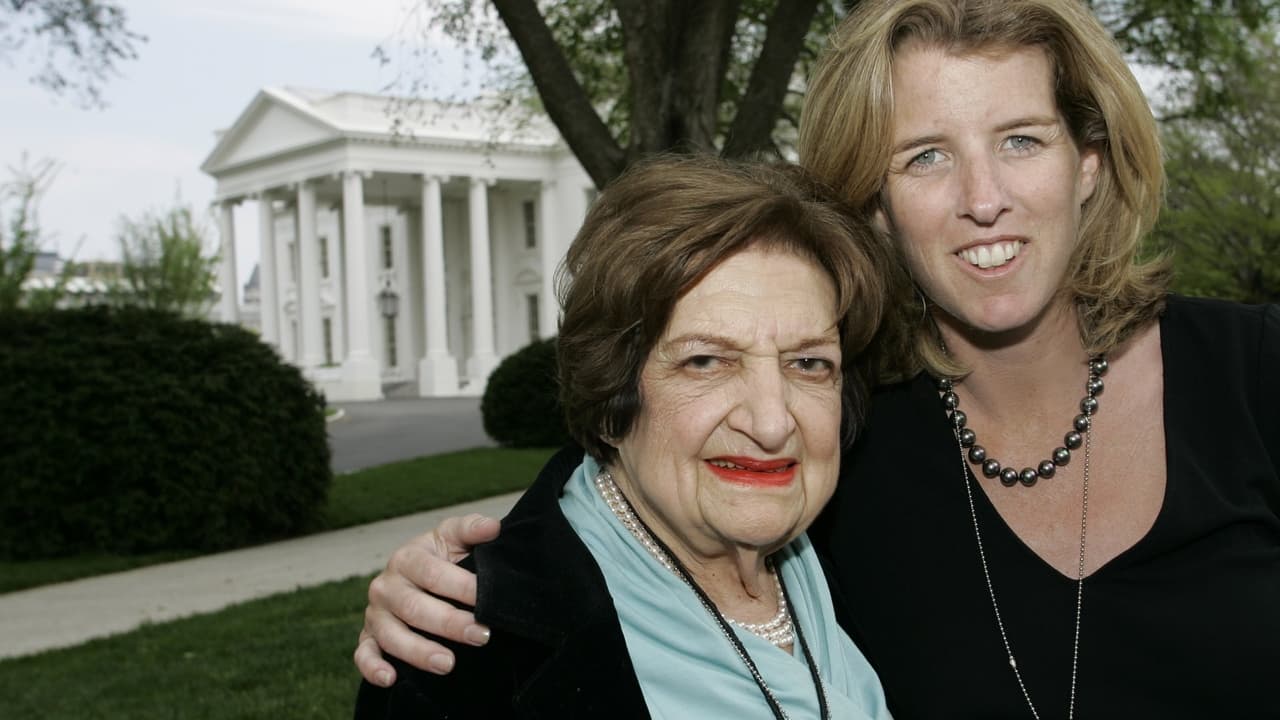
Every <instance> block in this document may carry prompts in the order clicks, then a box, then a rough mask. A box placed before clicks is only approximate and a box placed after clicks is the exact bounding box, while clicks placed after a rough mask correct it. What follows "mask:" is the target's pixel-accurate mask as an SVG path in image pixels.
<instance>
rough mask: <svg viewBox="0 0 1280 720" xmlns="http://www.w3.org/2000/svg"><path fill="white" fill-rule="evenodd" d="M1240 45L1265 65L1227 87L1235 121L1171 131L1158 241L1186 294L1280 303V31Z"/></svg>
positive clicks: (1188, 121) (1193, 122)
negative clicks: (1279, 35) (1171, 259)
mask: <svg viewBox="0 0 1280 720" xmlns="http://www.w3.org/2000/svg"><path fill="white" fill-rule="evenodd" d="M1237 42H1239V43H1240V44H1242V45H1246V46H1249V47H1250V50H1251V53H1252V55H1253V57H1255V58H1257V59H1258V62H1257V63H1256V67H1255V69H1254V71H1253V72H1251V73H1248V74H1246V73H1238V74H1235V75H1229V76H1224V77H1223V78H1222V83H1221V85H1220V89H1221V91H1222V93H1221V94H1222V96H1224V97H1231V98H1232V99H1233V104H1234V105H1235V108H1236V110H1235V112H1233V113H1230V114H1223V115H1221V116H1219V117H1195V116H1192V117H1186V118H1181V119H1177V120H1171V121H1167V122H1166V123H1165V130H1166V132H1165V145H1166V149H1167V153H1168V163H1167V167H1168V173H1169V192H1168V195H1167V208H1166V210H1165V212H1164V214H1163V216H1162V217H1161V221H1160V224H1159V226H1158V227H1157V229H1156V233H1155V235H1154V238H1153V241H1154V244H1155V245H1156V247H1157V248H1160V249H1167V250H1171V251H1172V253H1173V257H1174V269H1175V286H1176V287H1177V289H1178V290H1180V291H1182V292H1186V293H1189V294H1195V295H1211V296H1217V297H1224V298H1230V299H1234V300H1242V301H1245V302H1280V155H1277V153H1276V150H1277V149H1278V148H1280V46H1278V44H1277V39H1276V34H1275V31H1274V30H1271V31H1268V32H1262V33H1257V34H1254V35H1252V36H1250V37H1247V38H1245V39H1244V40H1238V41H1237Z"/></svg>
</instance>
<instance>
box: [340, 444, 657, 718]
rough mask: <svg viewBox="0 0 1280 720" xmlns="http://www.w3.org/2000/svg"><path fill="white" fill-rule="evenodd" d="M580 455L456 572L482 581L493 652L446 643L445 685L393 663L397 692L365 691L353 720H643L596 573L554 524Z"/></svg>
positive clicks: (572, 452) (537, 486) (564, 526)
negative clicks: (450, 662) (451, 660)
mask: <svg viewBox="0 0 1280 720" xmlns="http://www.w3.org/2000/svg"><path fill="white" fill-rule="evenodd" d="M580 462H582V449H581V448H576V447H571V448H565V449H564V450H561V451H560V452H558V453H557V454H556V455H555V457H553V458H552V459H551V461H550V462H549V463H547V465H546V467H544V468H543V469H542V472H541V473H539V474H538V479H537V481H535V482H534V484H533V486H532V487H531V488H529V491H528V492H526V493H525V494H524V496H523V497H521V498H520V501H519V502H518V503H516V506H515V507H514V508H512V510H511V513H510V514H509V515H507V517H506V518H504V519H503V521H502V532H501V534H500V535H499V536H498V539H497V540H494V541H493V542H491V543H487V544H485V545H481V546H479V547H477V548H476V549H475V553H474V555H473V558H474V560H473V558H468V559H467V561H465V562H464V563H463V564H464V565H465V566H467V567H469V568H474V569H475V570H476V572H477V576H478V587H477V596H476V610H475V613H476V619H477V620H478V621H480V622H482V623H485V624H486V625H488V626H489V627H490V629H491V630H492V632H493V634H492V637H491V639H490V641H489V644H488V645H486V646H485V647H483V648H473V647H470V646H465V645H457V644H453V643H448V642H446V644H447V645H449V647H450V649H452V650H453V652H454V653H455V654H456V656H457V665H456V667H455V669H454V671H453V672H452V673H451V674H450V675H448V676H444V677H441V676H437V675H433V674H431V673H427V672H423V671H421V670H418V669H416V668H413V667H411V666H409V665H407V664H405V663H403V662H401V661H399V660H396V659H394V658H392V659H391V662H392V664H393V665H395V668H396V674H397V681H396V683H395V685H394V686H392V687H391V688H388V689H383V688H379V687H375V686H373V685H370V684H369V683H367V682H366V683H363V684H362V685H361V686H360V694H359V697H358V699H357V701H356V718H358V719H359V720H370V719H372V718H415V719H421V718H485V719H486V720H487V719H488V718H623V719H625V718H648V717H649V713H648V710H647V709H646V707H645V703H644V697H643V695H642V694H641V691H640V683H639V681H638V680H637V679H636V673H635V669H634V667H633V666H632V664H631V656H630V655H629V654H628V652H627V646H626V642H625V640H624V639H623V635H622V626H621V625H620V624H619V623H618V613H617V611H616V610H615V609H614V606H613V599H612V598H611V597H610V595H609V589H608V587H607V586H606V585H605V581H604V576H603V575H601V574H600V568H599V567H598V566H597V565H596V563H595V559H594V558H593V557H592V555H591V552H590V551H589V550H588V549H587V547H586V545H584V544H583V543H582V540H580V539H579V538H578V535H577V533H575V532H574V531H573V528H572V527H570V525H569V522H568V520H566V519H565V517H564V514H563V513H561V512H560V505H559V499H560V494H561V492H562V490H563V488H564V484H565V481H566V479H567V478H568V477H570V476H571V475H572V473H573V470H574V468H576V467H577V465H578V464H579V463H580Z"/></svg>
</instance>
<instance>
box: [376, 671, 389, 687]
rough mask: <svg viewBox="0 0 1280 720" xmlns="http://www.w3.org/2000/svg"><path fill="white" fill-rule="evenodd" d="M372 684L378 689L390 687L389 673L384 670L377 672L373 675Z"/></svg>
mask: <svg viewBox="0 0 1280 720" xmlns="http://www.w3.org/2000/svg"><path fill="white" fill-rule="evenodd" d="M373 682H374V684H375V685H377V686H378V687H384V688H386V687H391V673H389V672H387V671H386V670H379V671H378V672H376V673H374V674H373Z"/></svg>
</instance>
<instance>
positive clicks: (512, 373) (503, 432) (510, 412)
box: [480, 338, 569, 447]
mask: <svg viewBox="0 0 1280 720" xmlns="http://www.w3.org/2000/svg"><path fill="white" fill-rule="evenodd" d="M558 393H559V385H558V383H557V381H556V341H555V338H551V339H548V340H538V341H536V342H533V343H531V344H529V345H526V346H525V347H523V348H521V349H520V350H517V351H516V352H515V353H513V354H511V355H509V356H507V358H506V359H504V360H503V361H502V362H501V363H500V364H499V365H498V367H496V368H494V371H493V373H492V374H491V375H490V376H489V384H488V385H487V386H486V387H485V389H484V397H483V398H481V400H480V414H481V416H482V417H483V419H484V431H485V432H486V433H489V437H491V438H493V439H494V441H495V442H497V443H498V444H499V445H504V446H506V447H556V446H559V445H563V444H565V443H566V442H568V440H569V431H568V430H566V429H565V425H564V413H563V411H562V410H561V409H560V398H559V394H558Z"/></svg>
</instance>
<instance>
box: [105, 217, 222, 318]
mask: <svg viewBox="0 0 1280 720" xmlns="http://www.w3.org/2000/svg"><path fill="white" fill-rule="evenodd" d="M116 237H117V239H118V241H119V243H120V262H121V268H120V276H121V277H120V281H119V283H118V284H117V285H116V287H115V288H114V290H113V298H114V301H115V302H116V304H120V305H134V306H139V307H143V308H148V309H152V310H168V311H172V312H176V313H180V314H185V315H191V316H202V315H204V314H206V313H207V312H208V310H209V307H210V305H211V304H212V302H213V299H214V292H213V288H214V284H213V283H214V279H215V272H216V270H215V268H216V264H217V258H216V256H215V255H214V254H213V253H212V252H211V251H210V249H209V242H208V240H207V237H208V232H207V230H206V228H205V226H204V225H203V224H201V223H200V222H198V221H197V219H196V217H195V215H194V213H192V211H191V208H189V207H187V206H185V205H182V204H180V203H179V204H175V205H174V207H172V208H170V209H168V210H166V211H164V212H149V213H144V214H143V215H142V216H141V217H139V218H137V219H129V218H122V219H121V222H120V230H119V232H118V233H117V235H116Z"/></svg>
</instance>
